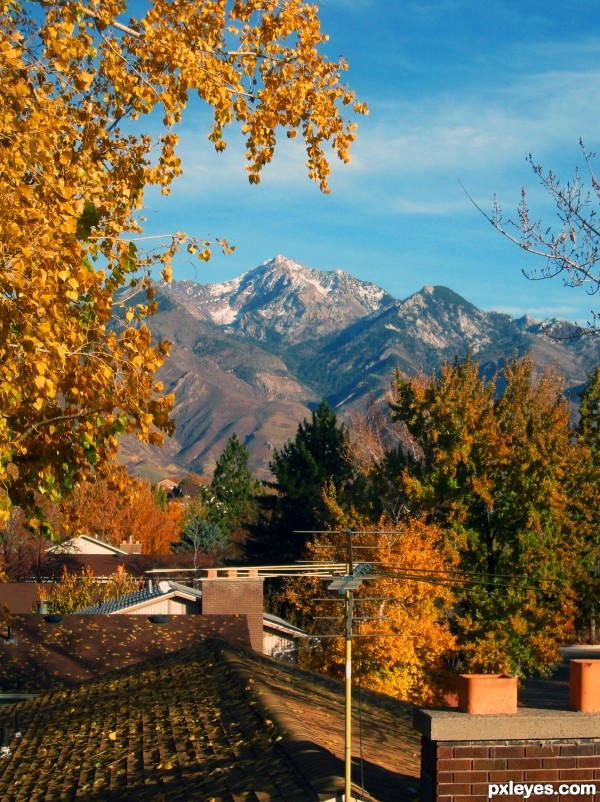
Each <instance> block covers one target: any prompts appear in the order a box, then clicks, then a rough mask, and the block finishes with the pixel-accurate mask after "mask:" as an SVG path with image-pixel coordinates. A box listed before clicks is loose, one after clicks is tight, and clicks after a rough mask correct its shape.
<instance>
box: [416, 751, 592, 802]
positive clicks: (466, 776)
mask: <svg viewBox="0 0 600 802" xmlns="http://www.w3.org/2000/svg"><path fill="white" fill-rule="evenodd" d="M511 780H512V781H513V783H515V784H516V783H544V784H545V783H552V784H554V785H556V786H558V785H560V784H561V783H578V782H595V783H596V786H597V788H598V793H597V794H596V795H595V796H591V795H590V796H585V797H583V796H580V797H574V796H561V797H560V802H563V800H564V802H567V800H569V802H575V800H582V802H600V740H597V739H580V740H577V741H574V740H570V741H564V742H561V741H539V742H536V743H532V742H531V741H505V742H501V741H500V742H494V743H490V744H485V743H481V742H477V743H468V742H464V741H456V742H448V741H445V742H443V743H442V742H439V743H438V742H435V741H431V740H429V739H428V738H427V737H425V736H423V738H422V745H421V800H422V802H488V784H489V783H497V784H499V783H508V782H510V781H511ZM538 799H547V800H548V802H550V801H551V802H557V801H558V794H555V795H553V796H539V795H538V796H535V795H533V794H532V795H531V796H530V797H529V800H530V802H534V800H538ZM516 800H519V802H523V794H519V795H514V796H510V795H506V794H503V795H498V796H495V797H493V800H492V802H511V801H512V802H516Z"/></svg>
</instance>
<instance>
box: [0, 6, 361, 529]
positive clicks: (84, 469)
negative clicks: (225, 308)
mask: <svg viewBox="0 0 600 802" xmlns="http://www.w3.org/2000/svg"><path fill="white" fill-rule="evenodd" d="M126 12H127V7H126V3H125V2H123V1H122V0H102V2H99V0H57V1H55V2H53V1H51V0H49V1H48V2H44V3H25V2H20V0H16V2H15V0H0V99H1V102H0V144H1V147H0V181H1V184H2V193H1V194H0V265H1V269H0V515H1V516H2V518H3V519H4V520H8V518H9V515H10V508H11V506H12V505H15V504H16V505H21V506H22V507H23V508H25V509H27V510H28V511H29V525H30V526H31V527H33V528H36V527H37V528H40V529H42V530H49V527H48V525H47V522H45V521H44V519H43V515H42V513H41V511H40V510H39V509H37V508H36V504H35V501H34V494H35V493H39V494H42V495H44V496H45V497H47V498H49V499H50V500H51V501H52V502H55V503H56V502H60V501H61V499H62V497H63V495H64V494H65V493H66V492H69V491H70V490H71V489H72V488H73V487H75V486H76V485H77V484H78V483H79V482H81V481H82V480H83V479H85V477H86V476H88V475H89V474H93V473H95V474H97V475H99V476H101V477H103V476H107V475H108V474H109V473H110V466H111V464H112V462H111V461H112V459H113V457H114V456H115V453H116V451H117V446H118V442H117V437H118V436H119V435H120V434H123V433H135V434H136V435H137V436H138V437H139V438H140V439H142V440H143V441H146V442H151V443H159V442H160V441H161V439H162V435H163V433H169V432H171V431H172V426H173V424H172V421H171V419H170V410H171V408H172V404H173V398H172V396H170V395H164V394H163V388H162V386H161V385H160V383H157V382H156V381H155V378H154V377H155V373H156V370H157V369H158V368H159V367H160V365H161V363H162V361H163V359H164V358H165V356H166V355H167V352H168V345H167V344H166V343H164V342H159V343H154V342H153V341H152V338H151V335H150V331H149V329H148V327H147V326H146V324H145V323H144V319H145V318H146V316H147V315H148V314H151V313H152V312H153V311H154V310H155V308H156V305H155V301H154V297H153V289H152V284H151V282H150V281H149V272H150V270H151V269H153V268H154V269H155V270H156V272H160V273H161V275H162V277H163V278H164V279H166V280H169V279H170V277H171V262H172V259H173V257H174V255H175V254H176V252H177V250H178V249H179V248H180V247H181V246H186V247H187V250H188V251H189V253H191V254H196V255H197V256H198V257H199V258H200V259H203V260H206V259H208V258H209V257H210V252H211V243H209V242H206V241H204V242H198V241H195V240H188V239H186V237H185V235H184V234H181V233H175V234H173V236H172V237H167V238H165V239H164V240H158V241H157V242H156V245H157V248H156V249H155V250H145V251H144V252H142V251H141V249H140V248H141V246H140V240H142V239H143V237H142V226H141V217H140V216H139V215H140V210H141V209H142V207H143V202H144V192H145V189H146V188H147V187H150V186H158V187H161V189H162V192H163V193H165V194H167V193H168V192H169V186H170V184H171V183H172V181H173V180H174V178H175V177H176V176H177V175H179V174H180V173H181V169H182V168H181V163H180V159H179V157H178V155H177V152H176V150H177V133H176V126H177V123H179V122H180V120H181V118H182V114H183V111H184V109H185V107H186V105H187V103H188V99H189V97H190V96H191V95H196V96H198V97H199V98H200V100H201V101H204V102H205V103H207V104H208V105H209V106H210V107H212V110H213V124H212V127H211V128H210V130H209V132H208V137H209V139H210V140H211V141H212V142H213V143H214V146H215V148H216V149H217V151H219V150H223V149H224V148H225V146H226V139H225V131H226V129H227V126H229V125H230V124H236V125H237V127H238V128H239V129H241V132H242V133H243V135H244V136H245V139H246V156H247V160H248V164H247V170H248V174H249V179H250V181H251V182H253V183H257V182H258V181H259V176H260V171H261V170H262V168H263V167H264V166H265V165H266V164H268V163H269V162H270V161H271V159H272V158H273V155H274V150H275V146H276V143H277V136H278V131H279V130H281V131H284V132H285V133H286V134H287V136H288V137H291V138H293V137H295V136H296V135H297V134H300V136H301V137H302V138H303V140H304V143H305V146H306V152H307V162H306V164H307V169H308V174H309V176H310V178H312V179H314V180H315V181H316V182H317V183H318V184H319V186H320V188H321V189H322V190H323V191H325V192H326V191H328V183H327V181H328V175H329V169H330V168H329V164H328V159H327V154H326V150H325V148H326V146H328V145H330V146H331V148H332V149H333V152H334V153H335V154H337V155H338V156H339V157H340V158H341V159H342V160H344V161H347V160H348V159H349V147H350V144H351V142H352V140H353V139H354V136H355V134H354V128H355V124H354V123H353V122H351V121H350V120H349V119H347V115H346V111H345V109H347V111H350V112H358V113H362V112H364V111H365V108H364V107H363V106H361V105H360V104H356V103H355V102H354V97H353V94H352V93H351V92H350V91H349V90H348V89H347V88H346V87H345V86H344V84H343V83H342V81H341V75H342V72H343V70H344V69H345V66H346V65H345V63H344V62H343V61H342V60H340V61H337V62H336V61H329V60H328V59H327V58H326V56H324V55H323V53H322V52H321V48H322V44H323V42H324V41H325V40H326V38H327V37H326V36H325V35H324V34H323V33H322V32H321V30H320V25H319V19H318V15H317V8H316V6H314V5H312V4H309V3H305V2H302V0H232V1H230V0H198V2H194V3H192V2H170V1H169V0H152V2H151V3H149V4H148V6H147V9H146V10H145V13H144V15H143V16H141V17H139V18H137V19H128V20H126V21H125V22H123V20H122V19H121V15H123V14H125V13H126ZM153 112H156V114H157V116H155V117H154V118H153V120H152V121H147V122H146V123H145V124H144V123H143V120H144V118H146V117H147V116H148V115H150V114H151V113H153ZM161 118H162V127H161V124H160V123H158V120H160V119H161ZM157 130H158V133H156V134H153V133H152V132H153V131H154V132H156V131H157ZM213 244H214V243H213ZM218 244H219V245H221V246H222V247H223V248H224V249H225V250H227V249H228V246H227V245H226V243H224V242H222V241H220V242H219V243H218ZM125 287H128V288H129V289H130V290H131V291H132V292H133V291H137V290H140V289H141V290H144V291H145V292H144V293H143V294H141V295H139V296H138V297H137V299H136V300H135V302H134V301H131V303H129V302H126V301H125V299H124V298H123V296H119V301H118V303H117V304H115V293H117V291H119V290H121V289H123V288H125ZM130 300H131V299H130ZM115 318H117V319H116V320H115Z"/></svg>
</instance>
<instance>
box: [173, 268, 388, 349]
mask: <svg viewBox="0 0 600 802" xmlns="http://www.w3.org/2000/svg"><path fill="white" fill-rule="evenodd" d="M163 291H164V292H165V293H166V294H167V295H168V296H170V297H171V298H173V299H174V300H177V301H178V302H179V303H181V304H182V305H183V306H185V307H186V309H188V311H190V312H191V313H192V314H193V315H194V316H195V317H198V318H200V319H203V320H210V321H212V322H213V323H215V324H216V325H218V326H224V327H228V328H229V330H231V331H237V332H239V333H245V334H247V335H249V336H251V337H253V338H254V339H256V340H259V341H267V340H276V341H278V340H285V341H287V342H290V343H294V342H301V341H305V340H306V339H315V338H317V337H322V336H324V335H326V334H327V333H329V332H331V331H334V330H337V329H339V328H340V327H343V326H347V325H350V324H351V323H353V322H354V321H355V320H358V319H360V318H362V317H364V316H366V315H370V314H373V313H374V312H377V311H379V310H381V309H384V308H386V307H388V306H390V305H391V304H393V302H394V299H393V298H392V296H391V295H389V294H388V293H387V292H385V290H382V289H381V288H380V287H377V286H376V285H375V284H371V283H370V282H367V281H360V280H359V279H355V278H353V277H352V276H350V275H349V274H348V273H344V272H343V271H342V270H331V271H322V270H315V269H314V268H310V267H305V266H304V265H300V264H298V263H297V262H294V261H293V260H292V259H288V258H287V257H285V256H276V257H274V258H273V259H269V260H268V261H266V262H263V264H261V265H259V266H258V267H255V268H254V269H252V270H249V271H247V272H246V273H244V274H243V275H241V276H238V277H237V278H235V279H231V280H230V281H225V282H222V283H220V284H196V283H195V282H190V281H185V282H175V283H174V284H172V285H164V286H163Z"/></svg>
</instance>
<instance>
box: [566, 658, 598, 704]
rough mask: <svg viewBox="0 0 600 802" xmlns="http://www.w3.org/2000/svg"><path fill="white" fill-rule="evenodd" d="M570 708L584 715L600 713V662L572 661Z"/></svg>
mask: <svg viewBox="0 0 600 802" xmlns="http://www.w3.org/2000/svg"><path fill="white" fill-rule="evenodd" d="M569 706H570V707H571V709H572V710H579V711H581V712H582V713H600V660H571V661H570V663H569Z"/></svg>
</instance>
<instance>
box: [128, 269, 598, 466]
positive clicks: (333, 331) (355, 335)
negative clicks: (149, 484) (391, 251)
mask: <svg viewBox="0 0 600 802" xmlns="http://www.w3.org/2000/svg"><path fill="white" fill-rule="evenodd" d="M157 299H158V301H159V311H158V313H157V314H156V315H155V316H154V317H153V318H150V320H149V321H148V323H149V325H150V328H151V329H152V330H153V331H154V333H155V335H156V336H157V337H163V338H167V339H169V340H171V341H172V343H173V347H172V350H171V358H170V359H169V360H168V361H167V363H166V364H165V365H164V366H163V368H162V369H161V373H160V378H161V380H162V381H163V383H164V385H165V390H167V391H169V392H174V393H175V397H176V406H175V410H174V411H175V419H176V423H177V431H176V434H175V437H174V438H173V439H171V440H170V441H169V442H168V443H167V444H166V446H165V447H164V448H163V450H158V449H155V448H153V447H150V446H142V445H140V444H138V443H137V441H135V443H133V442H132V441H127V442H126V443H125V444H124V447H123V454H124V457H125V460H126V461H127V462H128V463H129V464H130V465H131V466H132V467H133V468H134V470H138V472H142V473H143V472H146V474H147V475H150V476H151V477H152V478H154V477H156V476H158V477H162V476H164V474H165V473H169V474H178V473H181V472H182V471H183V470H192V471H195V472H197V473H210V472H211V470H212V467H213V466H214V461H215V459H216V458H218V456H219V455H220V453H221V451H222V450H223V448H224V446H225V443H226V441H227V439H228V438H229V436H230V435H231V434H232V433H233V432H234V431H235V432H236V433H237V435H238V436H239V437H240V438H241V439H242V440H243V441H244V442H245V443H246V445H247V447H248V449H249V451H250V454H251V467H252V468H253V470H254V471H255V473H256V475H258V476H263V477H266V476H268V474H269V471H268V462H269V459H270V458H271V454H272V449H273V448H281V446H282V445H283V444H284V443H285V442H286V441H287V440H288V439H290V438H292V437H293V436H294V435H295V432H296V428H297V426H298V423H299V422H300V421H301V420H302V419H303V418H304V417H306V416H309V415H310V407H311V406H312V405H314V404H316V403H318V401H320V400H321V399H323V398H327V399H328V400H329V401H330V403H331V404H332V405H334V406H335V407H336V408H337V410H338V412H339V414H340V415H341V416H343V415H344V414H345V412H346V411H347V410H348V409H349V408H351V407H352V406H355V405H360V404H364V403H365V401H366V399H368V398H370V397H372V396H377V395H381V394H383V393H384V392H385V391H386V390H387V388H388V387H389V384H390V381H391V379H392V377H393V373H394V371H395V369H396V368H397V367H400V369H401V370H402V371H403V372H404V373H408V374H412V373H415V372H416V371H418V370H420V369H423V370H425V371H426V372H432V371H435V370H437V369H439V368H440V367H441V365H442V363H443V362H444V361H445V360H452V359H454V358H455V357H456V356H458V357H461V358H462V357H464V356H465V354H466V353H467V352H470V353H471V354H472V355H473V356H474V357H475V358H476V359H477V360H478V361H479V362H480V365H481V369H482V371H483V372H485V373H486V374H488V375H491V374H492V373H494V372H495V371H496V370H501V369H502V366H503V364H504V363H505V362H506V360H507V359H510V358H512V357H514V356H524V355H526V354H528V355H530V356H531V358H532V359H533V360H534V362H535V363H536V364H537V365H538V366H539V367H545V366H549V365H556V366H557V368H558V370H559V371H560V372H561V373H562V374H563V376H564V377H565V380H566V387H567V390H570V391H571V392H572V393H573V394H575V395H576V391H577V388H578V387H579V386H581V385H582V384H583V383H584V382H585V380H586V373H587V372H588V371H590V370H591V369H592V368H593V367H594V366H595V365H596V364H597V363H598V362H599V361H600V338H592V337H586V338H581V339H579V340H564V341H557V340H553V339H551V338H550V337H548V336H547V334H546V333H544V328H545V326H544V324H541V323H538V322H536V321H533V320H530V319H527V318H521V319H519V320H515V319H514V318H512V317H510V316H509V315H505V314H500V313H497V312H484V311H482V310H480V309H477V308H476V307H475V306H473V304H471V303H469V302H468V301H466V300H465V299H464V298H462V297H461V296H459V295H457V294H456V293H455V292H453V291H452V290H450V289H447V288H446V287H424V288H423V289H422V290H421V291H420V292H417V293H415V294H414V295H411V296H410V297H409V298H406V299H404V300H396V299H394V298H393V297H392V296H391V295H389V294H388V293H386V292H385V291H384V290H382V289H381V288H379V287H377V286H375V285H374V284H371V283H369V282H364V281H359V280H358V279H355V278H353V277H352V276H350V275H348V274H347V273H344V272H343V271H341V270H335V271H320V270H315V269H312V268H309V267H304V266H302V265H299V264H297V263H296V262H294V261H292V260H291V259H287V258H286V257H284V256H276V257H275V258H274V259H270V260H269V261H267V262H264V263H263V264H261V265H259V266H258V267H256V268H254V269H252V270H249V271H247V272H245V273H244V274H243V275H241V276H239V277H238V278H236V279H232V280H231V281H227V282H223V283H221V284H206V285H203V284H197V283H195V282H190V281H182V282H173V284H159V285H157ZM546 325H549V326H551V327H553V328H555V329H556V327H557V326H558V327H559V328H560V324H559V323H558V322H556V321H548V322H547V324H546ZM151 466H154V467H153V468H152V469H151Z"/></svg>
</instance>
